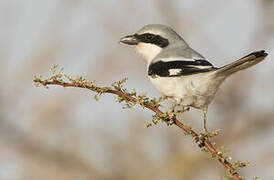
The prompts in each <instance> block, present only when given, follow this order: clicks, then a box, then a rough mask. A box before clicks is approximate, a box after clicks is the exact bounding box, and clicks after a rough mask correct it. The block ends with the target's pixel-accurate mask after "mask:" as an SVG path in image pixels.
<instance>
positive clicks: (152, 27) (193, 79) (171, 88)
mask: <svg viewBox="0 0 274 180" xmlns="http://www.w3.org/2000/svg"><path fill="white" fill-rule="evenodd" d="M120 42H121V43H124V44H128V45H135V46H136V48H137V51H138V52H139V53H140V54H142V55H143V56H144V58H145V59H146V61H147V72H148V76H149V78H150V80H151V82H152V84H153V85H154V86H155V87H156V89H157V90H158V91H159V92H160V93H162V94H163V95H165V96H167V97H168V99H169V100H171V101H173V102H174V103H176V104H177V105H180V106H183V107H194V108H197V109H201V110H203V113H204V128H203V129H204V131H205V132H207V128H206V114H207V109H208V105H209V104H210V103H211V101H212V100H213V98H214V96H215V94H216V92H217V90H218V88H219V86H220V85H221V84H222V82H224V80H225V79H226V78H227V77H229V76H230V75H231V74H234V73H236V72H238V71H240V70H243V69H246V68H249V67H251V66H253V65H255V64H257V63H259V62H261V61H262V60H264V58H265V57H266V56H267V53H265V51H264V50H261V51H256V52H252V53H250V54H248V55H247V56H245V57H243V58H241V59H239V60H237V61H234V62H232V63H230V64H228V65H225V66H223V67H220V68H218V67H215V66H213V65H212V64H211V63H210V62H209V61H207V60H206V59H205V58H204V57H203V56H202V55H201V54H200V53H198V52H197V51H195V50H193V49H192V48H191V47H190V46H189V45H188V44H187V43H186V42H185V41H184V39H183V38H182V37H181V36H180V35H178V34H177V33H176V32H175V31H174V30H173V29H172V28H170V27H168V26H165V25H161V24H149V25H146V26H144V27H143V28H141V29H140V30H139V31H137V32H136V33H135V34H133V35H128V36H125V37H123V38H121V40H120Z"/></svg>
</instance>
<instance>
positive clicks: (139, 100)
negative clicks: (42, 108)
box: [33, 65, 248, 180]
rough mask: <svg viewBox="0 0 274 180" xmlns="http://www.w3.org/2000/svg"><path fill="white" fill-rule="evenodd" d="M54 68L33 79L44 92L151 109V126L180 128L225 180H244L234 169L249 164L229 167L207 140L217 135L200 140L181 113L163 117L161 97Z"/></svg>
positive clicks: (168, 113) (227, 158)
mask: <svg viewBox="0 0 274 180" xmlns="http://www.w3.org/2000/svg"><path fill="white" fill-rule="evenodd" d="M56 68H57V65H55V66H54V67H53V68H51V70H50V71H51V74H52V76H51V77H50V78H48V79H44V80H42V77H36V76H35V78H34V80H33V82H34V83H35V85H36V86H40V85H42V86H44V87H46V88H47V87H48V85H58V86H63V87H76V88H83V89H89V90H91V91H94V92H96V93H97V94H96V95H95V96H94V97H95V99H96V100H98V97H99V96H100V95H102V94H104V93H110V94H115V95H117V101H118V102H125V106H124V108H132V107H133V106H134V105H136V104H139V105H141V106H142V107H143V108H147V109H150V110H151V111H153V112H155V115H153V119H152V122H153V123H154V124H157V123H158V122H159V121H161V120H162V121H164V122H166V123H167V124H168V125H171V124H175V125H176V126H178V127H179V128H181V129H182V130H183V131H184V133H185V134H187V135H191V136H192V137H193V138H194V139H195V141H196V142H198V143H199V147H200V148H201V149H202V150H204V151H206V152H208V153H209V154H210V155H211V156H212V158H216V159H217V160H218V161H219V162H220V163H221V164H222V165H223V166H224V167H225V168H226V169H227V172H228V176H226V178H228V179H234V180H243V178H242V177H241V176H240V175H239V173H238V172H237V169H238V168H239V167H245V166H247V165H248V163H244V162H239V161H236V162H235V163H231V162H230V161H229V160H230V159H231V157H228V156H224V155H223V153H222V152H221V151H219V150H217V148H216V146H215V143H213V142H212V141H211V140H210V138H211V137H213V136H216V135H217V134H218V131H215V132H213V133H208V134H205V135H203V136H202V138H201V135H200V134H199V133H197V132H195V131H194V130H193V129H192V128H191V127H189V126H187V125H185V124H184V123H182V122H181V121H179V120H178V119H177V118H176V113H182V112H183V111H181V112H176V113H175V114H174V113H173V114H172V113H170V112H166V113H164V112H163V111H161V110H160V109H159V107H160V106H161V104H160V102H162V101H164V100H165V98H163V97H160V98H159V99H158V100H157V99H149V98H147V97H146V96H145V95H137V93H136V92H135V90H133V91H132V92H128V91H127V90H126V89H124V88H123V83H125V82H126V79H123V80H121V81H118V82H114V83H112V85H111V87H98V86H96V85H95V82H94V81H87V80H86V79H85V78H83V77H78V78H72V77H71V76H68V75H65V74H63V73H62V70H63V69H61V70H60V71H59V72H57V71H56ZM151 125H152V124H151V123H149V124H148V125H147V127H149V126H151Z"/></svg>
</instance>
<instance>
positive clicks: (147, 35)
mask: <svg viewBox="0 0 274 180" xmlns="http://www.w3.org/2000/svg"><path fill="white" fill-rule="evenodd" d="M152 38H153V36H152V35H151V34H146V35H145V39H147V40H151V39H152Z"/></svg>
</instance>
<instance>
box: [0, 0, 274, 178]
mask: <svg viewBox="0 0 274 180" xmlns="http://www.w3.org/2000/svg"><path fill="white" fill-rule="evenodd" d="M273 17H274V1H273V0H254V1H249V0H241V1H238V0H231V1H225V0H212V1H203V0H196V1H190V0H188V1H184V2H182V1H179V0H177V1H164V0H162V1H156V0H152V1H146V0H139V1H128V0H119V1H114V0H101V1H95V0H93V1H92V0H89V1H88V0H24V1H20V0H12V1H11V0H0V78H1V81H0V154H1V155H0V179H1V180H2V179H3V180H6V179H7V180H21V179H22V180H37V179H39V180H49V179H52V180H55V179H58V180H74V179H77V180H78V179H81V180H86V179H95V180H102V179H104V180H105V179H111V180H128V179H132V180H135V179H136V180H137V179H158V180H167V179H169V180H179V179H180V180H182V179H184V180H200V179H203V180H207V179H208V180H209V179H210V180H211V179H220V178H222V177H223V176H224V175H225V174H226V171H225V169H224V168H223V167H222V166H221V165H220V164H219V163H218V162H217V161H215V160H211V158H210V157H209V155H208V154H207V153H204V152H200V149H199V148H197V145H196V144H194V143H193V140H192V138H191V137H187V136H184V135H183V133H182V132H181V131H180V129H178V128H177V127H175V126H171V127H167V126H166V125H165V124H159V125H158V126H153V127H151V128H148V129H146V128H144V126H145V124H146V123H148V122H150V120H151V115H152V113H151V112H150V111H148V110H143V109H142V108H140V107H137V108H134V109H133V110H123V109H122V108H121V104H119V103H116V102H115V100H114V97H113V96H112V95H104V96H103V97H101V99H100V101H99V102H96V101H95V100H94V99H93V95H94V94H93V93H92V92H89V91H87V90H80V89H73V88H66V89H64V88H61V87H50V89H49V90H46V89H43V88H36V87H34V86H33V83H32V80H33V76H34V75H40V74H41V75H44V76H47V75H48V70H49V68H50V67H51V66H52V65H53V64H59V65H60V66H62V67H64V68H65V71H64V72H65V73H67V74H72V75H74V76H77V75H79V76H85V77H87V78H88V79H89V80H96V81H97V82H98V84H99V85H109V84H110V83H111V82H113V81H117V80H120V79H122V78H124V77H128V78H129V81H128V83H127V87H128V88H129V89H132V88H135V89H136V90H137V92H140V93H147V95H148V96H149V97H159V96H160V94H159V93H158V92H157V91H156V90H155V89H154V88H153V86H152V85H151V83H150V82H149V79H148V78H147V77H146V63H145V61H144V60H143V59H142V58H141V57H140V56H139V55H137V54H136V52H135V50H134V49H133V48H132V47H128V46H125V45H121V44H118V41H119V39H120V38H121V37H122V36H124V35H128V34H131V33H134V32H136V31H137V30H138V29H140V28H141V27H142V26H144V25H146V24H149V23H161V24H166V25H170V26H172V27H173V28H174V29H175V30H176V31H177V32H179V33H180V34H181V35H182V36H183V37H184V39H185V40H186V41H187V42H188V43H189V44H190V46H192V47H193V48H194V49H195V50H197V51H198V52H200V53H201V54H202V55H204V56H205V57H207V59H208V60H209V61H210V62H212V63H213V64H214V65H215V66H222V65H225V64H227V63H229V62H231V61H233V60H236V59H238V58H240V57H242V56H245V55H247V54H248V53H250V52H252V51H255V50H261V49H265V50H266V51H267V52H268V53H269V56H268V57H267V59H266V61H264V62H262V63H260V64H258V65H256V66H254V67H252V68H250V69H248V70H246V71H244V72H241V73H238V74H236V75H234V76H232V77H231V78H229V79H228V80H227V81H226V82H225V83H224V84H223V85H222V86H221V89H220V91H219V92H218V93H217V96H216V98H215V100H214V102H213V103H212V104H211V106H210V107H209V113H208V128H210V129H211V130H213V129H221V134H220V135H219V136H218V137H217V138H215V141H216V142H217V144H218V145H220V146H221V145H224V146H225V148H226V149H228V150H229V152H228V153H227V154H228V155H230V156H232V157H233V160H240V161H249V162H250V163H251V165H250V166H249V167H247V168H245V169H242V170H241V171H240V174H241V175H242V176H244V177H246V178H247V179H252V177H255V176H258V177H260V179H274V175H273V174H274V173H273V172H274V158H273V156H274V119H273V116H274V108H273V105H274V95H273V92H274V83H273V82H274V80H273V78H274V73H273V66H274V61H273V58H274V55H273V53H274V21H273ZM169 106H170V104H167V107H164V108H163V109H167V108H168V107H169ZM182 121H183V122H185V123H186V124H188V125H191V126H192V127H194V128H195V129H196V130H199V129H200V128H201V127H202V112H201V111H198V110H191V111H190V112H187V113H185V114H183V117H182Z"/></svg>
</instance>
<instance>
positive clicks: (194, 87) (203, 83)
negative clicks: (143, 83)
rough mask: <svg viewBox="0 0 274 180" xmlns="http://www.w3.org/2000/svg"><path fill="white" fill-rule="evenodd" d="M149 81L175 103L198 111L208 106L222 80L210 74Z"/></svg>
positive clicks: (159, 78)
mask: <svg viewBox="0 0 274 180" xmlns="http://www.w3.org/2000/svg"><path fill="white" fill-rule="evenodd" d="M150 80H151V82H152V84H153V85H154V86H155V87H156V89H157V90H158V91H159V92H160V93H162V94H163V95H165V96H168V97H172V99H174V100H175V101H176V103H179V104H181V105H182V106H185V107H186V106H192V107H195V108H198V109H202V108H204V107H207V106H208V104H209V103H210V102H211V101H212V99H213V98H214V96H215V94H216V91H217V90H218V87H219V85H220V84H221V83H222V82H223V79H216V77H215V76H214V73H212V72H208V73H199V74H195V75H189V76H181V77H157V78H151V77H150Z"/></svg>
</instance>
